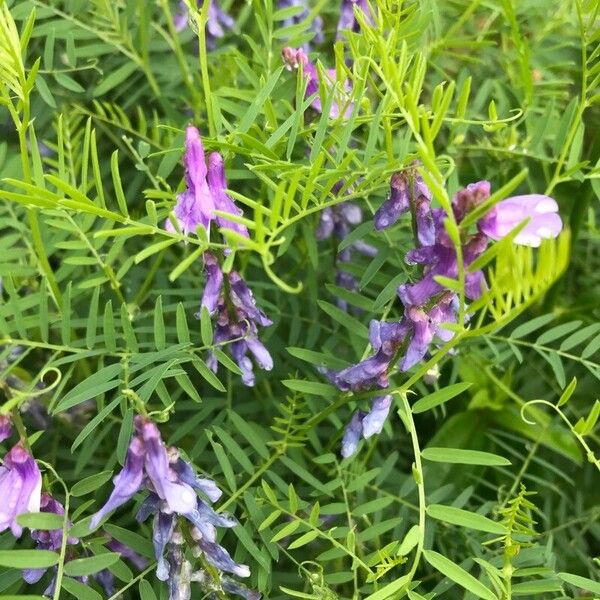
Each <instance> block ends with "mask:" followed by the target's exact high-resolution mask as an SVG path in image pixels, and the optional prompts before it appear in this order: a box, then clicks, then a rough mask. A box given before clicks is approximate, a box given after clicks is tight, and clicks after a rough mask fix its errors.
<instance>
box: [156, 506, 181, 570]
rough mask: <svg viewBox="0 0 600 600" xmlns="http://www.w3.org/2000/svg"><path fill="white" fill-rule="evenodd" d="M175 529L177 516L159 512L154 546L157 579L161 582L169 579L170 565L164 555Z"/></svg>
mask: <svg viewBox="0 0 600 600" xmlns="http://www.w3.org/2000/svg"><path fill="white" fill-rule="evenodd" d="M174 527H175V516H174V515H173V514H166V513H163V512H158V513H156V515H154V523H153V526H152V545H153V546H154V555H155V556H156V577H157V578H158V579H160V580H161V581H166V580H167V579H168V578H169V563H168V562H167V561H166V559H165V557H164V556H163V555H164V552H165V547H166V545H167V544H168V543H169V540H170V539H171V536H172V535H173V528H174Z"/></svg>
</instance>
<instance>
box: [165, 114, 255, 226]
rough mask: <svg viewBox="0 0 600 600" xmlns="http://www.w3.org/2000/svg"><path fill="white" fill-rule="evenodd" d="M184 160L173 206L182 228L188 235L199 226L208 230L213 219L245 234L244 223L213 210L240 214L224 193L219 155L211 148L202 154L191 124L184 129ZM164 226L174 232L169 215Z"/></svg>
mask: <svg viewBox="0 0 600 600" xmlns="http://www.w3.org/2000/svg"><path fill="white" fill-rule="evenodd" d="M183 164H184V167H185V183H186V189H185V190H184V191H183V192H181V194H179V195H178V196H177V203H176V204H175V207H174V209H173V214H174V215H175V218H176V219H177V223H178V224H179V228H180V229H181V231H182V232H183V233H184V234H186V235H189V234H191V233H194V232H195V231H196V229H197V228H198V227H199V226H202V227H203V228H204V229H205V230H206V232H207V234H208V233H209V232H210V224H211V222H212V221H216V223H217V225H218V226H219V227H222V228H225V229H230V230H231V231H235V232H236V233H238V234H239V235H241V236H243V237H248V229H247V228H246V226H245V225H243V224H241V223H236V222H235V221H232V220H230V219H227V217H224V216H222V215H216V214H215V212H214V211H215V210H219V211H221V212H225V213H229V214H231V215H236V216H241V215H242V211H241V209H240V208H238V207H237V206H236V205H235V203H234V201H233V200H232V199H231V197H230V196H229V195H228V194H227V180H226V177H225V167H224V165H223V158H222V156H221V155H220V154H219V153H218V152H211V153H210V154H209V155H208V156H207V155H206V154H205V152H204V146H203V144H202V138H201V137H200V133H199V132H198V130H197V129H196V128H195V127H194V126H193V125H190V126H188V127H187V129H186V136H185V152H184V154H183ZM165 229H166V230H167V231H169V232H171V233H174V232H175V227H174V226H173V223H172V222H171V219H167V220H166V222H165Z"/></svg>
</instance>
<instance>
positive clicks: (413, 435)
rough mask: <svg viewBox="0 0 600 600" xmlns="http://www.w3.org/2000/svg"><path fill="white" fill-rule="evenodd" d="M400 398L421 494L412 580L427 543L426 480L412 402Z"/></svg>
mask: <svg viewBox="0 0 600 600" xmlns="http://www.w3.org/2000/svg"><path fill="white" fill-rule="evenodd" d="M400 398H401V399H402V406H403V408H404V414H405V416H406V424H407V426H408V433H409V435H410V439H411V442H412V447H413V454H414V457H415V462H414V471H413V474H414V475H416V477H415V481H416V483H417V491H418V494H419V532H420V534H421V535H420V537H419V541H418V542H417V549H416V551H415V556H414V559H413V563H412V566H411V568H410V571H409V572H408V577H409V579H410V581H412V580H413V577H414V576H415V573H416V571H417V568H418V567H419V562H420V561H421V556H422V554H423V545H424V544H425V507H426V504H425V481H424V479H423V464H422V462H421V448H420V446H419V437H418V435H417V430H416V428H415V422H414V420H413V417H412V410H411V408H410V404H409V403H408V399H407V397H406V394H405V393H401V394H400Z"/></svg>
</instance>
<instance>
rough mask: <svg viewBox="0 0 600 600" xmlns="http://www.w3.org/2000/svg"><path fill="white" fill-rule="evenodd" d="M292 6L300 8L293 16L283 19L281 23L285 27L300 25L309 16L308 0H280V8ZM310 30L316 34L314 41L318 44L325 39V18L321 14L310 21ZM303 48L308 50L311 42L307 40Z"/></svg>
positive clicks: (278, 5)
mask: <svg viewBox="0 0 600 600" xmlns="http://www.w3.org/2000/svg"><path fill="white" fill-rule="evenodd" d="M292 6H297V7H298V8H299V9H300V10H299V11H298V12H297V13H296V14H295V15H293V16H291V17H287V18H286V19H283V20H282V21H281V25H282V26H283V27H286V28H287V27H293V26H294V25H299V24H300V23H303V22H304V21H306V19H307V18H308V17H309V5H308V0H279V2H278V4H277V8H278V10H283V9H286V8H291V7H292ZM309 31H310V32H311V33H313V34H314V37H313V41H315V42H317V43H318V44H320V43H322V42H323V40H324V39H325V36H324V35H323V18H322V17H321V15H316V16H315V17H314V19H313V20H312V22H311V23H310V27H309ZM302 49H303V50H304V51H305V52H308V51H309V49H310V46H309V43H308V42H306V43H305V44H304V45H303V46H302Z"/></svg>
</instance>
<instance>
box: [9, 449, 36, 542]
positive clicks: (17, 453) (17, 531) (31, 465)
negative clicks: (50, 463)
mask: <svg viewBox="0 0 600 600" xmlns="http://www.w3.org/2000/svg"><path fill="white" fill-rule="evenodd" d="M41 490H42V474H41V473H40V470H39V468H38V466H37V463H36V462H35V460H34V458H33V457H32V456H31V454H30V453H29V452H28V451H27V450H26V449H25V447H24V446H23V444H22V443H21V442H19V443H18V444H16V445H15V446H13V447H12V449H11V450H10V451H9V452H8V454H7V455H6V456H5V457H4V464H3V465H2V466H0V498H2V502H1V503H0V532H2V531H4V530H5V529H8V528H9V527H10V529H11V531H12V533H13V535H14V536H15V537H20V536H21V534H22V533H23V528H22V527H21V526H20V525H19V524H18V523H17V521H16V518H17V516H19V515H22V514H24V513H32V512H39V511H40V502H41Z"/></svg>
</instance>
